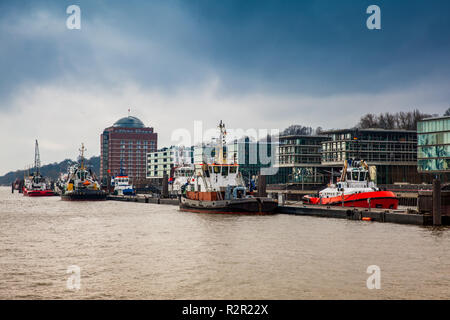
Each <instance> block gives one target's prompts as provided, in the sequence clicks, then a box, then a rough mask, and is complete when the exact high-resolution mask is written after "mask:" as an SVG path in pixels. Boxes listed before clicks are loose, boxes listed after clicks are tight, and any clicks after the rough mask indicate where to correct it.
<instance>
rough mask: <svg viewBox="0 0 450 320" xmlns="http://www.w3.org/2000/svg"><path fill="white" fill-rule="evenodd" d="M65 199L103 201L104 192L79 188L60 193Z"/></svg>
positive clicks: (104, 198)
mask: <svg viewBox="0 0 450 320" xmlns="http://www.w3.org/2000/svg"><path fill="white" fill-rule="evenodd" d="M61 200H65V201H103V200H106V192H104V191H102V190H79V191H72V192H66V193H64V194H62V195H61Z"/></svg>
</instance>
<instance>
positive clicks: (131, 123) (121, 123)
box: [113, 116, 145, 128]
mask: <svg viewBox="0 0 450 320" xmlns="http://www.w3.org/2000/svg"><path fill="white" fill-rule="evenodd" d="M113 127H114V128H145V125H144V123H143V122H142V121H141V120H139V119H138V118H136V117H132V116H128V117H124V118H122V119H119V120H117V121H116V122H114V124H113Z"/></svg>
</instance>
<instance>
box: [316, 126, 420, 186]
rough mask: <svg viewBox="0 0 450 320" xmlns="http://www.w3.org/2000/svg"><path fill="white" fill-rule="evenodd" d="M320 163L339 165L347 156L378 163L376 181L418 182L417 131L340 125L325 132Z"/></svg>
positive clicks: (391, 182)
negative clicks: (346, 127) (325, 139)
mask: <svg viewBox="0 0 450 320" xmlns="http://www.w3.org/2000/svg"><path fill="white" fill-rule="evenodd" d="M325 134H328V135H329V136H330V137H331V140H329V141H325V142H323V143H322V146H323V148H322V164H323V165H329V166H334V167H338V168H342V166H343V164H344V161H345V160H349V159H358V160H364V161H366V162H367V164H368V165H373V166H376V167H377V179H376V180H377V181H376V182H377V183H378V184H394V183H421V182H422V180H423V179H422V178H421V177H420V175H419V173H418V172H417V169H416V168H417V132H416V131H414V130H400V129H392V130H386V129H357V128H351V129H341V130H331V131H328V132H325Z"/></svg>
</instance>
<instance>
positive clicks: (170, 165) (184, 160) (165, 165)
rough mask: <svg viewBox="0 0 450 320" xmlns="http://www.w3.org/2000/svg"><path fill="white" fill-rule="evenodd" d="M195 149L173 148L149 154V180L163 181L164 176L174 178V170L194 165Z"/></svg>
mask: <svg viewBox="0 0 450 320" xmlns="http://www.w3.org/2000/svg"><path fill="white" fill-rule="evenodd" d="M193 162H194V148H193V147H179V146H171V147H170V148H162V149H160V150H158V151H155V152H149V153H148V154H147V179H162V178H163V176H164V174H167V176H168V177H173V169H175V168H176V167H179V166H186V165H192V164H193Z"/></svg>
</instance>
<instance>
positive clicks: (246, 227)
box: [0, 188, 450, 299]
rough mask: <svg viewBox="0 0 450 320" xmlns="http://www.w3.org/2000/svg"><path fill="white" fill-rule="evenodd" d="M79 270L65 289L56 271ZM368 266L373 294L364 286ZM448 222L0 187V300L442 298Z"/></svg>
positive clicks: (449, 253) (448, 263) (449, 291)
mask: <svg viewBox="0 0 450 320" xmlns="http://www.w3.org/2000/svg"><path fill="white" fill-rule="evenodd" d="M71 265H76V266H78V267H79V268H80V270H81V272H80V277H79V279H80V288H79V289H78V290H76V289H73V290H70V289H68V287H67V279H68V278H69V277H71V274H70V273H67V269H68V267H69V266H71ZM369 265H377V266H379V268H380V271H381V273H380V283H381V288H380V289H372V290H369V289H368V288H367V286H366V280H367V278H368V277H369V276H370V274H368V273H367V272H366V271H367V267H368V266H369ZM449 298H450V228H431V227H419V226H406V225H396V224H389V223H385V224H383V223H375V222H361V221H349V220H339V219H329V218H315V217H299V216H291V215H282V214H278V215H273V216H237V215H214V214H197V213H186V212H180V211H179V210H178V207H176V206H170V205H156V204H143V203H125V202H116V201H105V202H66V201H61V200H60V198H59V197H50V198H28V197H24V196H22V195H21V194H17V193H15V194H11V190H10V188H0V299H449Z"/></svg>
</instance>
